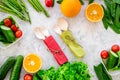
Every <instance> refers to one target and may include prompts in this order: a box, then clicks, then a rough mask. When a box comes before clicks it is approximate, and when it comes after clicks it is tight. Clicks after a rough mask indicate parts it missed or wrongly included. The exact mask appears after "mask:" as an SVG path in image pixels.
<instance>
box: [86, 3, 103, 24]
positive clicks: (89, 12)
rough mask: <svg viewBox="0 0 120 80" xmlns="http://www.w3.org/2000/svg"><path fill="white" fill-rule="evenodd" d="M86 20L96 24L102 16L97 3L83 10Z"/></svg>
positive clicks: (101, 9) (100, 8) (100, 7)
mask: <svg viewBox="0 0 120 80" xmlns="http://www.w3.org/2000/svg"><path fill="white" fill-rule="evenodd" d="M85 16H86V18H87V19H88V20H89V21H91V22H98V21H100V20H101V19H102V18H103V16H104V11H103V8H102V6H101V5H100V4H99V3H91V4H89V5H88V6H87V8H86V10H85Z"/></svg>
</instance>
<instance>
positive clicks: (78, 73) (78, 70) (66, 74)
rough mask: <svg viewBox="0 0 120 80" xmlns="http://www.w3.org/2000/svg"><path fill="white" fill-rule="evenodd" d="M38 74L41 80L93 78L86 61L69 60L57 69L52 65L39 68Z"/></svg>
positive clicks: (86, 79) (82, 79)
mask: <svg viewBox="0 0 120 80" xmlns="http://www.w3.org/2000/svg"><path fill="white" fill-rule="evenodd" d="M36 74H37V76H38V78H39V79H40V80H90V78H91V75H90V73H89V70H88V66H87V65H86V64H85V63H84V62H74V63H73V64H71V63H70V62H68V63H66V64H63V65H62V66H60V67H59V68H58V69H57V70H55V68H54V67H51V68H49V69H47V70H39V71H38V72H37V73H36ZM35 76H36V75H35ZM33 77H34V76H33ZM33 80H34V79H33Z"/></svg>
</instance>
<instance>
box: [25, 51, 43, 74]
mask: <svg viewBox="0 0 120 80" xmlns="http://www.w3.org/2000/svg"><path fill="white" fill-rule="evenodd" d="M41 66H42V60H41V58H40V57H39V56H38V55H37V54H34V53H30V54H28V55H26V56H25V57H24V60H23V67H24V69H25V70H26V71H27V72H29V73H35V72H37V71H38V70H40V68H41Z"/></svg>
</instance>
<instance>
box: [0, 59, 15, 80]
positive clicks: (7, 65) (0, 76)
mask: <svg viewBox="0 0 120 80" xmlns="http://www.w3.org/2000/svg"><path fill="white" fill-rule="evenodd" d="M14 63H15V58H14V57H9V58H8V59H7V60H6V61H5V62H4V64H3V65H2V66H1V67H0V80H4V78H5V76H6V75H7V73H8V71H9V70H10V69H11V68H12V67H13V66H14Z"/></svg>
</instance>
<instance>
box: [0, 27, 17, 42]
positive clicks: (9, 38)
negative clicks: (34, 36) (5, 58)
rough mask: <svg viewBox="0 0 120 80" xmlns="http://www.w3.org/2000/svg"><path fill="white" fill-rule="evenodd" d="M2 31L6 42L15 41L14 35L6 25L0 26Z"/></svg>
mask: <svg viewBox="0 0 120 80" xmlns="http://www.w3.org/2000/svg"><path fill="white" fill-rule="evenodd" d="M0 28H1V31H2V33H3V34H4V36H5V38H6V39H7V41H8V42H14V41H15V35H14V33H13V31H12V30H11V29H10V28H9V27H6V26H3V25H2V26H0Z"/></svg>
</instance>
